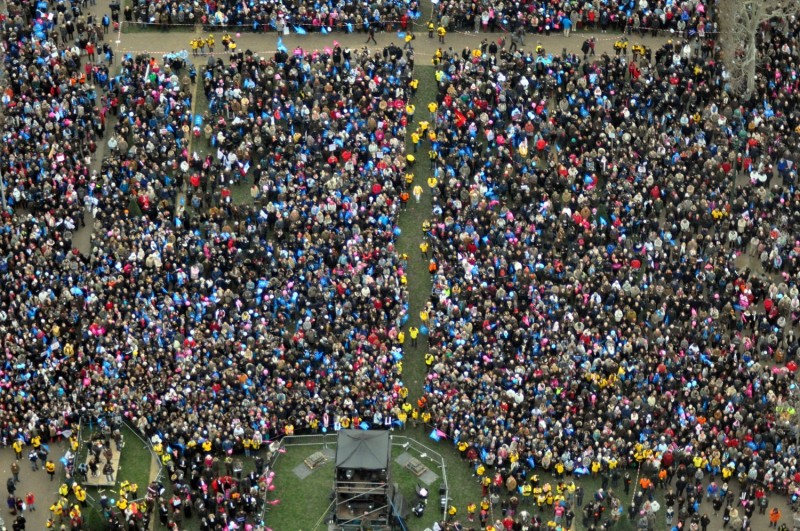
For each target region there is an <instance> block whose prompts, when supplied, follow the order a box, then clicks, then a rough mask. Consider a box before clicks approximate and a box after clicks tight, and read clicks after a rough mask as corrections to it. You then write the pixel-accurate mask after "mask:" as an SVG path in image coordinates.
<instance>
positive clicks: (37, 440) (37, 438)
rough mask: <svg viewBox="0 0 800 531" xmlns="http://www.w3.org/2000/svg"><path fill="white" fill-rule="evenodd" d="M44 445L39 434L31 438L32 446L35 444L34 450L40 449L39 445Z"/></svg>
mask: <svg viewBox="0 0 800 531" xmlns="http://www.w3.org/2000/svg"><path fill="white" fill-rule="evenodd" d="M41 445H42V438H41V437H40V436H38V435H36V436H35V437H33V438H31V446H33V449H34V450H39V447H40V446H41Z"/></svg>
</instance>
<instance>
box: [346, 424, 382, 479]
mask: <svg viewBox="0 0 800 531" xmlns="http://www.w3.org/2000/svg"><path fill="white" fill-rule="evenodd" d="M388 467H389V432H388V431H364V430H340V431H339V438H338V442H337V445H336V468H361V469H366V470H381V469H384V468H388Z"/></svg>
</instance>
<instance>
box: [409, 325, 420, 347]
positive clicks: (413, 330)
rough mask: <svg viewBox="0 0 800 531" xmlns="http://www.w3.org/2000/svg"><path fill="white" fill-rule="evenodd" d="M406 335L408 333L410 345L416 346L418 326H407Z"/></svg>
mask: <svg viewBox="0 0 800 531" xmlns="http://www.w3.org/2000/svg"><path fill="white" fill-rule="evenodd" d="M408 335H409V337H411V346H412V347H416V346H417V337H418V336H419V328H417V327H415V326H410V327H409V328H408Z"/></svg>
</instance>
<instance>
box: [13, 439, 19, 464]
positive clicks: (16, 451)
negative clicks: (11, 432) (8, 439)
mask: <svg viewBox="0 0 800 531" xmlns="http://www.w3.org/2000/svg"><path fill="white" fill-rule="evenodd" d="M11 447H12V448H13V449H14V455H15V456H16V458H17V461H19V460H20V459H22V441H20V440H19V439H17V440H15V441H14V442H13V443H11Z"/></svg>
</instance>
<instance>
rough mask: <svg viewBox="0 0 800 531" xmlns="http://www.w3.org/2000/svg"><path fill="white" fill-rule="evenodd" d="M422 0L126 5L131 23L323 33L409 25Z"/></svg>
mask: <svg viewBox="0 0 800 531" xmlns="http://www.w3.org/2000/svg"><path fill="white" fill-rule="evenodd" d="M419 12H420V11H419V3H418V2H416V1H412V0H392V1H389V2H381V3H379V4H371V3H369V2H347V3H344V4H339V3H337V2H333V1H330V0H328V1H326V2H284V1H281V2H269V3H268V2H254V1H252V0H251V1H248V2H234V1H231V0H220V1H216V0H208V1H206V2H202V3H196V2H195V3H193V2H186V1H178V0H169V1H167V0H158V1H155V0H141V1H139V2H137V3H135V4H134V6H133V8H127V7H126V10H125V18H126V20H127V21H128V22H136V23H139V24H147V25H155V26H161V27H164V28H166V27H168V26H172V25H194V24H197V23H200V24H202V25H203V26H204V27H206V28H207V29H210V30H212V31H213V29H214V28H228V29H229V30H233V29H236V30H237V31H257V32H266V31H277V32H278V33H283V32H284V30H286V31H287V32H289V31H290V32H293V33H294V32H297V33H306V32H320V31H322V30H323V28H324V29H325V31H343V32H348V33H350V32H353V31H366V30H367V29H368V28H374V29H378V30H392V29H397V30H399V29H403V30H405V28H407V27H408V26H409V25H410V24H412V22H413V20H415V19H416V18H417V17H418V16H419Z"/></svg>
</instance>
